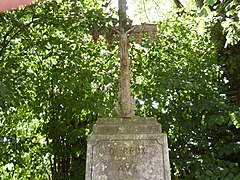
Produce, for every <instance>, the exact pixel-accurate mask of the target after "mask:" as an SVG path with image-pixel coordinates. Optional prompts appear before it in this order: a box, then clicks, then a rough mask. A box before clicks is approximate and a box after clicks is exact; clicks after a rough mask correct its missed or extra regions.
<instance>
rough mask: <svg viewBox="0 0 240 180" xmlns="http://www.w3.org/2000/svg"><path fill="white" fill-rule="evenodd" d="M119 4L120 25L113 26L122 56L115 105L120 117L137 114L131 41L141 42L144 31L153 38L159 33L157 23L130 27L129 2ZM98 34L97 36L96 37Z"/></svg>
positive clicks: (99, 33)
mask: <svg viewBox="0 0 240 180" xmlns="http://www.w3.org/2000/svg"><path fill="white" fill-rule="evenodd" d="M118 5H119V11H118V14H119V26H118V27H112V30H113V31H112V32H113V34H118V35H119V37H120V44H119V56H120V76H119V92H118V101H117V103H116V106H115V111H116V112H117V114H118V116H119V117H134V116H135V110H136V106H135V100H134V98H133V96H131V89H130V87H131V77H132V75H131V64H132V63H131V60H130V59H129V53H128V48H129V41H130V40H133V41H135V42H138V43H139V42H141V38H142V35H143V33H144V32H148V34H149V36H150V38H151V39H154V38H155V37H156V35H157V25H155V24H146V23H144V24H142V25H135V26H133V27H130V28H128V24H127V14H126V10H127V2H126V0H118ZM101 34H103V32H97V33H96V32H95V34H94V33H93V38H94V35H95V39H94V40H97V39H98V36H99V35H101ZM96 35H97V37H96Z"/></svg>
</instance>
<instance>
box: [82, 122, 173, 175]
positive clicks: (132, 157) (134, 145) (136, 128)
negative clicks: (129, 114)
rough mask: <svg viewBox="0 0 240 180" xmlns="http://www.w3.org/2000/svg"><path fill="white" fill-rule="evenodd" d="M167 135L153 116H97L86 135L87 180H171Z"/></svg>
mask: <svg viewBox="0 0 240 180" xmlns="http://www.w3.org/2000/svg"><path fill="white" fill-rule="evenodd" d="M170 179H171V177H170V164H169V155H168V144H167V136H166V134H163V133H161V126H160V124H158V123H157V121H156V120H155V118H143V117H134V118H104V119H98V121H97V123H96V124H95V125H94V127H93V134H92V135H90V136H89V137H88V147H87V164H86V180H170Z"/></svg>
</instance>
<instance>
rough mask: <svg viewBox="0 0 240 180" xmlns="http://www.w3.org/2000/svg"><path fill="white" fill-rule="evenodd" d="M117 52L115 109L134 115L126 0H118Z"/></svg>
mask: <svg viewBox="0 0 240 180" xmlns="http://www.w3.org/2000/svg"><path fill="white" fill-rule="evenodd" d="M118 4H119V35H120V44H119V51H120V52H119V54H120V77H119V92H118V93H119V94H118V101H117V104H116V107H115V110H116V112H117V114H118V115H119V116H122V117H133V116H135V109H136V107H135V101H134V98H133V97H132V96H131V89H130V86H131V77H132V75H131V61H130V59H129V54H128V31H127V15H126V10H127V2H126V0H119V1H118Z"/></svg>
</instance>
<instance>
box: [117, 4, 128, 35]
mask: <svg viewBox="0 0 240 180" xmlns="http://www.w3.org/2000/svg"><path fill="white" fill-rule="evenodd" d="M118 7H119V10H118V15H119V27H122V28H124V30H125V31H126V30H127V29H126V28H127V1H126V0H119V1H118Z"/></svg>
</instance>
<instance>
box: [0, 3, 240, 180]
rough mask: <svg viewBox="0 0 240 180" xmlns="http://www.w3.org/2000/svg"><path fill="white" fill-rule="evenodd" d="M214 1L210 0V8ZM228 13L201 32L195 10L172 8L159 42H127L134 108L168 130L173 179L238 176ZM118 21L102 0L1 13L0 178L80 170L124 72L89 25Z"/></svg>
mask: <svg viewBox="0 0 240 180" xmlns="http://www.w3.org/2000/svg"><path fill="white" fill-rule="evenodd" d="M227 2H230V1H224V3H225V4H227ZM231 2H233V1H231ZM234 2H235V1H234ZM215 3H216V1H213V0H211V1H205V6H204V8H205V10H206V11H207V12H202V13H203V14H205V15H204V16H207V15H208V14H209V13H210V11H211V12H212V11H213V10H212V7H215ZM224 3H223V4H224ZM223 4H221V5H218V6H217V7H218V8H220V7H222V8H223V7H225V6H223ZM230 4H231V3H230ZM237 6H238V5H237V4H234V5H232V6H231V5H229V6H228V7H229V9H227V10H226V12H229V13H228V15H226V17H228V18H231V19H234V17H236V15H237V14H236V12H235V11H234V12H233V13H230V12H231V9H233V8H234V7H237ZM206 7H208V8H209V10H208V9H206ZM226 7H227V6H226ZM224 17H225V16H224ZM225 19H226V18H225ZM224 21H225V20H224V18H223V19H221V21H220V20H219V18H217V16H214V18H213V22H218V23H213V24H212V26H209V27H210V28H209V29H208V28H206V30H207V31H209V33H208V32H205V33H203V34H202V36H198V35H197V33H196V27H195V25H196V24H197V22H196V20H195V19H194V18H193V17H191V16H189V15H186V14H183V16H182V17H179V16H176V17H175V16H174V15H172V14H170V16H169V17H166V19H165V20H163V21H161V22H159V26H158V27H159V32H158V38H157V39H156V41H150V40H149V39H147V38H145V39H144V40H143V42H142V44H141V45H137V44H131V45H132V46H131V47H132V48H131V58H132V59H133V60H134V62H133V85H132V89H133V94H134V96H135V98H136V100H137V103H138V104H137V105H138V112H137V113H138V115H141V116H156V117H157V119H158V121H159V122H160V123H161V124H162V126H163V130H164V131H165V132H166V133H167V134H168V139H169V148H170V161H171V168H172V179H230V178H231V179H239V153H240V147H239V139H240V135H239V128H240V109H239V103H237V102H239V101H238V100H237V98H236V96H234V95H235V94H236V92H237V86H234V88H232V87H233V85H232V84H229V83H233V82H236V77H238V74H239V73H237V72H239V71H238V69H237V68H236V67H240V66H236V64H237V62H238V59H239V56H238V55H239V54H237V53H236V52H238V51H237V48H236V49H228V51H223V50H222V49H221V48H220V47H222V45H224V43H225V38H224V37H223V36H222V35H223V34H222V30H223V29H221V28H220V29H219V28H216V27H221V26H222V25H224V23H223V24H222V22H224ZM235 21H236V19H234V22H235ZM219 22H221V23H220V24H219ZM115 24H116V19H114V18H112V17H111V16H110V15H108V14H106V13H104V10H103V8H102V6H101V5H100V4H99V2H98V1H75V0H58V1H44V2H43V3H39V4H36V5H34V6H32V7H30V8H27V9H22V10H19V11H15V12H9V13H5V14H1V15H0V31H1V33H0V44H1V45H0V75H1V82H0V98H1V99H0V132H1V134H0V157H1V159H0V174H1V175H0V177H1V179H4V180H5V179H84V173H85V160H86V138H87V135H88V134H89V133H91V131H92V125H93V124H94V123H95V121H96V119H97V118H98V117H109V116H114V115H115V114H114V112H113V109H114V101H115V100H116V99H117V80H118V71H119V69H118V68H119V63H118V60H117V59H118V58H117V42H114V43H113V44H112V45H108V44H106V42H105V40H104V39H103V38H100V39H99V41H98V43H97V44H94V43H93V41H92V37H91V33H92V30H93V29H94V30H96V31H97V30H106V27H108V26H111V25H115ZM225 26H226V29H224V31H223V32H227V31H228V30H227V29H229V27H230V26H231V25H230V24H226V25H225ZM207 27H208V26H207ZM225 30H226V31H225ZM236 32H237V31H236ZM224 35H226V34H224ZM235 37H236V38H237V37H238V35H237V34H233V37H232V38H235ZM228 47H229V46H228ZM220 50H221V51H223V52H222V54H223V56H222V57H221V58H219V54H221V51H220ZM233 52H234V53H233ZM226 59H227V60H228V61H224V62H225V63H224V65H226V67H227V68H224V66H223V63H222V62H223V60H226ZM231 78H232V79H231ZM234 78H235V79H234ZM233 84H234V83H233ZM235 84H236V83H235ZM237 85H238V84H237ZM239 92H240V91H239ZM234 97H235V98H234Z"/></svg>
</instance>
